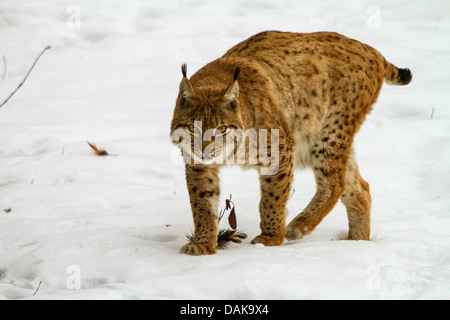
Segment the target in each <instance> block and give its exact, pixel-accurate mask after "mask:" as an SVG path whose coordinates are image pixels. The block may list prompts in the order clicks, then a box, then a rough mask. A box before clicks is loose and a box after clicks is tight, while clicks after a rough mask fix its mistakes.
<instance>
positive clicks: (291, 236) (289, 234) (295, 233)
mask: <svg viewBox="0 0 450 320" xmlns="http://www.w3.org/2000/svg"><path fill="white" fill-rule="evenodd" d="M309 233H310V231H308V229H307V228H305V227H302V226H301V225H300V226H298V225H295V224H289V225H288V227H287V231H286V239H287V240H299V239H301V238H303V236H304V235H307V234H309Z"/></svg>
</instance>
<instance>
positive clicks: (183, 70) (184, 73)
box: [181, 63, 187, 78]
mask: <svg viewBox="0 0 450 320" xmlns="http://www.w3.org/2000/svg"><path fill="white" fill-rule="evenodd" d="M181 73H182V74H183V77H184V78H187V77H186V74H187V64H186V63H183V64H182V65H181Z"/></svg>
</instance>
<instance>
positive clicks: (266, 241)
mask: <svg viewBox="0 0 450 320" xmlns="http://www.w3.org/2000/svg"><path fill="white" fill-rule="evenodd" d="M283 240H284V239H283V237H282V236H266V235H263V234H260V235H259V236H256V237H255V238H254V239H253V240H252V241H251V244H257V243H261V244H263V245H265V246H266V247H271V246H281V245H282V244H283Z"/></svg>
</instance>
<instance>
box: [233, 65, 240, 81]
mask: <svg viewBox="0 0 450 320" xmlns="http://www.w3.org/2000/svg"><path fill="white" fill-rule="evenodd" d="M239 72H241V67H236V70H234V77H233V81H236V80H237V78H238V77H239Z"/></svg>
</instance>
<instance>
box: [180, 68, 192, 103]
mask: <svg viewBox="0 0 450 320" xmlns="http://www.w3.org/2000/svg"><path fill="white" fill-rule="evenodd" d="M181 72H182V73H183V79H182V80H181V83H180V93H179V97H181V99H183V100H187V99H192V98H194V96H195V94H194V88H192V85H191V83H190V82H189V80H188V78H187V77H186V73H187V66H186V64H183V65H182V66H181Z"/></svg>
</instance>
